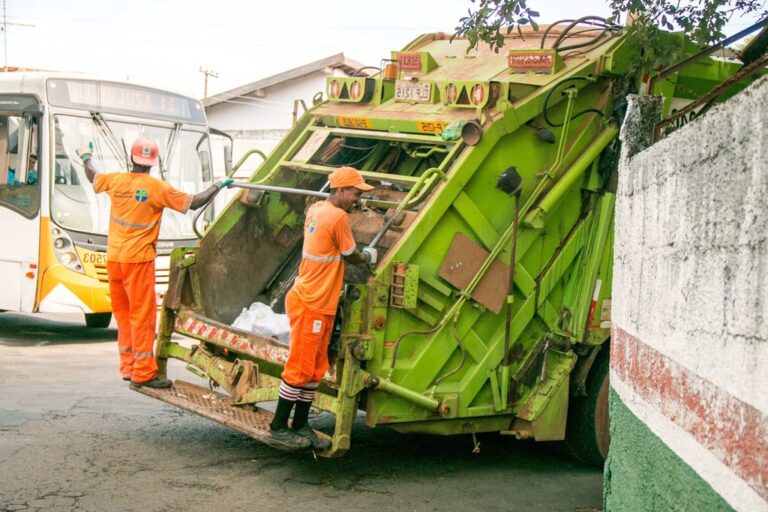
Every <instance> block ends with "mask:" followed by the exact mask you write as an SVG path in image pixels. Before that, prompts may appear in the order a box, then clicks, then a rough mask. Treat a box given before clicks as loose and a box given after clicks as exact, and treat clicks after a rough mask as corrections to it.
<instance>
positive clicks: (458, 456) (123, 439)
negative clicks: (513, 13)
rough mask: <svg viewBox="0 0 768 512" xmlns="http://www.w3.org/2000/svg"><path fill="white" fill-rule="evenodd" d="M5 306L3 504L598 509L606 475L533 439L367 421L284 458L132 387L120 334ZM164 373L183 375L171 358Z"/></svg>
mask: <svg viewBox="0 0 768 512" xmlns="http://www.w3.org/2000/svg"><path fill="white" fill-rule="evenodd" d="M81 322H82V321H81V320H80V319H79V318H73V317H63V316H58V317H54V316H51V315H48V316H45V317H43V316H37V317H31V316H25V315H17V314H11V313H0V389H1V390H2V391H1V394H0V511H16V510H45V511H56V510H62V511H70V510H77V511H81V510H82V511H105V510H109V511H134V510H135V511H137V512H153V511H177V510H178V511H185V512H186V511H209V510H248V511H264V510H280V511H283V512H285V511H288V512H292V511H297V512H298V511H304V510H322V511H326V512H327V511H331V510H334V511H346V510H377V511H383V510H417V511H421V510H439V511H443V510H467V511H470V510H484V511H494V510H520V511H547V512H549V511H560V510H562V511H575V510H581V511H592V510H597V509H599V508H600V506H601V490H602V489H601V486H602V475H601V473H600V471H599V470H596V469H594V468H591V467H588V466H584V465H581V464H579V463H577V462H574V461H572V460H570V459H568V458H566V457H564V456H561V455H558V454H557V453H556V452H555V451H547V450H544V449H542V447H541V446H540V445H534V444H532V443H525V442H517V441H515V440H513V439H510V438H507V437H501V436H490V435H487V436H481V437H479V440H480V441H481V446H480V448H481V451H480V453H479V454H473V453H472V443H471V440H470V438H469V437H467V436H460V437H450V438H442V437H431V436H419V435H404V434H398V433H396V432H393V431H390V430H385V429H376V430H370V429H366V428H365V427H363V426H361V427H360V428H359V429H358V430H356V432H355V437H354V439H353V449H352V451H351V452H350V453H349V454H348V455H347V456H346V457H344V458H341V459H333V460H328V459H319V460H314V459H313V458H312V456H311V455H308V454H301V455H299V454H295V455H291V454H288V455H286V454H284V453H281V452H276V451H273V450H272V449H270V448H268V447H265V446H262V445H259V444H258V443H255V442H253V441H251V440H250V439H249V438H247V437H245V436H243V435H241V434H238V433H236V432H232V431H230V430H227V429H226V428H224V427H221V426H219V425H217V424H215V423H212V422H209V421H208V420H205V419H202V418H199V417H197V416H194V415H192V414H188V413H185V412H182V411H179V410H177V409H175V408H173V407H171V406H167V405H165V404H163V403H161V402H156V401H153V400H152V399H150V398H147V397H145V396H143V395H140V394H138V393H135V392H132V391H130V390H128V388H127V386H126V385H125V383H123V382H122V381H121V380H120V378H119V374H118V371H117V353H116V352H117V349H116V344H115V341H114V340H115V339H116V335H117V333H116V331H115V330H114V329H94V330H87V329H86V328H85V327H83V326H82V325H81ZM170 374H171V377H182V376H183V377H184V379H186V380H191V377H192V376H191V375H190V374H189V373H188V372H185V371H184V369H183V368H182V367H181V366H180V365H177V366H171V367H170Z"/></svg>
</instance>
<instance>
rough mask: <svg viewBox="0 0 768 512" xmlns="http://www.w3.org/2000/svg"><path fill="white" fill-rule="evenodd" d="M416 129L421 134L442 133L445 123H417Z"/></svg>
mask: <svg viewBox="0 0 768 512" xmlns="http://www.w3.org/2000/svg"><path fill="white" fill-rule="evenodd" d="M416 127H417V128H418V129H419V131H420V132H421V133H442V132H443V130H444V129H445V123H444V122H442V121H417V122H416Z"/></svg>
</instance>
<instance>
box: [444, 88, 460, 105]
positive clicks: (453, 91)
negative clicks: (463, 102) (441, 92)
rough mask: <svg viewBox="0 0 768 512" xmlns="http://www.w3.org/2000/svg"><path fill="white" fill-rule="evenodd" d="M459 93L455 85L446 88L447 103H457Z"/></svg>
mask: <svg viewBox="0 0 768 512" xmlns="http://www.w3.org/2000/svg"><path fill="white" fill-rule="evenodd" d="M458 93H459V90H458V89H457V88H456V86H455V85H454V84H448V87H446V88H445V101H446V102H447V103H456V97H457V96H458Z"/></svg>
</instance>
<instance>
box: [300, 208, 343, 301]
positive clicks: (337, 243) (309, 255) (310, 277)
mask: <svg viewBox="0 0 768 512" xmlns="http://www.w3.org/2000/svg"><path fill="white" fill-rule="evenodd" d="M353 252H355V239H354V237H353V236H352V228H351V227H350V225H349V217H348V216H347V212H345V211H344V210H342V209H341V208H337V207H335V206H334V205H333V203H331V202H330V201H319V202H317V203H315V204H313V205H312V206H310V207H309V209H308V210H307V218H306V220H305V221H304V246H303V247H302V254H301V256H302V258H301V265H300V266H299V275H298V277H296V281H295V282H294V284H293V291H294V293H296V294H297V295H298V297H299V298H300V299H301V300H302V302H304V304H305V305H306V306H307V308H309V309H311V310H313V311H316V312H318V313H322V314H324V315H335V314H336V307H337V306H338V305H339V294H340V293H341V286H342V284H343V282H344V261H343V260H342V257H343V256H349V255H350V254H352V253H353Z"/></svg>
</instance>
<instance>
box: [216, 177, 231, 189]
mask: <svg viewBox="0 0 768 512" xmlns="http://www.w3.org/2000/svg"><path fill="white" fill-rule="evenodd" d="M234 181H235V180H233V179H232V178H224V179H223V180H219V181H217V182H216V183H214V185H216V186H217V187H218V188H224V187H228V186H230V185H231V184H232V183H233V182H234Z"/></svg>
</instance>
